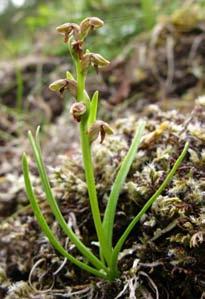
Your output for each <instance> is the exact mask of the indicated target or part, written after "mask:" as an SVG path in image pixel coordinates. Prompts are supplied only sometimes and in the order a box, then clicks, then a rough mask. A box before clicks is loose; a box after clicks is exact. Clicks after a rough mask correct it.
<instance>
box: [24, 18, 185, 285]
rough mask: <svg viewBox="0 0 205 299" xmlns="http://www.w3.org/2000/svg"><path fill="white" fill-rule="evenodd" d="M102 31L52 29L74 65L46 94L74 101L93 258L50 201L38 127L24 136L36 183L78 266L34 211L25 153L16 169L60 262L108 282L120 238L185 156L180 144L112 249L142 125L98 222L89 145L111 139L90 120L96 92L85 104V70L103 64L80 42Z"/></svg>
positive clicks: (88, 23) (96, 22)
mask: <svg viewBox="0 0 205 299" xmlns="http://www.w3.org/2000/svg"><path fill="white" fill-rule="evenodd" d="M102 26H103V21H102V20H100V19H99V18H96V17H90V18H86V19H85V20H83V21H82V22H81V23H80V25H77V24H74V23H65V24H63V25H61V26H59V27H57V31H58V32H59V33H60V34H61V35H63V36H64V41H65V42H66V43H68V48H69V51H70V54H71V57H72V59H73V62H74V65H75V70H76V74H75V76H74V75H72V74H71V73H70V72H67V73H66V78H65V79H60V80H57V81H55V82H53V83H52V84H50V89H51V90H52V91H55V92H60V93H61V94H63V93H64V92H65V91H69V92H70V93H71V95H72V96H73V97H74V98H75V103H74V104H73V105H72V106H71V109H70V113H71V115H72V116H73V118H74V120H75V121H77V122H78V124H79V131H80V144H81V150H82V161H83V166H84V171H85V178H86V184H87V190H88V196H89V202H90V207H91V213H92V218H93V222H94V226H95V230H96V235H97V239H98V243H99V253H100V254H99V257H98V256H95V255H94V254H93V253H92V252H91V250H90V249H89V248H88V247H87V246H85V245H84V244H83V242H82V241H81V240H80V239H79V238H78V236H77V235H75V233H74V232H73V230H72V229H71V228H70V227H69V226H68V225H67V223H66V221H65V219H64V217H63V215H62V214H61V211H60V209H59V207H58V204H57V201H56V199H55V196H54V194H53V192H52V189H51V186H50V183H49V179H48V176H47V174H46V170H45V165H44V162H43V159H42V153H41V148H40V142H39V128H38V129H37V132H36V136H35V138H34V137H33V136H32V134H31V133H30V132H29V140H30V143H31V146H32V149H33V153H34V158H35V161H36V165H37V168H38V172H39V176H40V179H41V183H42V186H43V189H44V192H45V195H46V198H47V201H48V204H49V205H50V207H51V211H52V213H53V214H54V216H55V218H56V221H57V222H58V224H59V226H60V227H61V229H62V230H63V231H64V233H65V234H66V235H67V236H68V237H69V238H70V240H71V241H72V242H73V243H74V244H75V246H76V248H77V249H78V250H79V252H80V253H81V254H82V256H83V258H84V259H83V261H79V260H78V259H77V258H75V257H74V256H72V255H71V254H69V253H67V251H66V250H65V249H64V248H63V246H62V245H61V244H60V242H59V240H58V239H57V237H56V236H55V235H54V233H53V232H52V231H51V229H50V228H49V226H48V224H47V222H46V219H45V217H44V216H43V214H42V212H41V210H40V207H39V203H38V199H37V197H36V195H35V192H34V190H33V187H32V184H31V179H30V173H29V165H28V158H27V156H26V154H24V155H23V159H22V166H23V174H24V181H25V187H26V192H27V195H28V198H29V200H30V203H31V206H32V208H33V211H34V214H35V217H36V219H37V221H38V223H39V225H40V227H41V229H42V231H43V232H44V234H45V235H46V236H47V238H48V240H49V242H50V243H51V244H52V245H53V247H54V248H55V249H56V250H57V251H58V252H59V253H60V254H61V255H63V256H64V257H66V258H67V259H68V260H69V261H71V262H72V263H74V264H75V265H76V266H78V267H80V268H81V269H83V270H85V271H87V272H89V273H91V274H92V275H95V276H98V277H100V278H102V279H107V280H110V281H112V280H114V279H116V278H117V277H119V275H120V271H119V269H118V255H119V253H120V251H121V249H122V246H123V245H124V243H125V241H126V239H127V238H128V236H129V234H130V232H131V231H132V229H133V228H134V226H135V225H136V223H137V222H138V221H139V220H140V219H141V217H142V216H143V215H144V213H145V212H146V211H147V209H148V208H149V207H150V206H151V205H152V203H153V202H154V201H155V200H156V199H157V198H158V196H159V195H160V194H161V193H162V192H163V191H164V189H165V188H166V187H167V185H168V184H169V182H170V181H171V179H172V178H173V176H174V174H175V173H176V171H177V169H178V168H179V166H180V164H181V163H182V161H183V159H184V157H185V155H186V152H187V149H188V143H187V144H185V147H184V149H183V151H182V153H181V155H180V156H179V158H178V159H177V161H176V162H175V164H174V166H173V167H172V169H171V170H170V172H169V173H168V174H167V177H166V178H165V180H164V182H163V183H162V184H161V186H160V187H159V188H158V190H157V191H156V192H155V193H154V195H153V196H152V197H151V198H150V199H149V200H148V201H147V203H146V204H145V205H144V207H143V208H142V209H141V211H140V212H139V213H138V215H137V216H136V217H134V219H133V220H132V221H131V223H130V224H129V225H128V227H127V229H126V230H125V232H124V233H123V234H122V236H121V237H120V239H119V240H118V242H117V243H116V245H115V246H113V240H112V237H113V229H114V220H115V214H116V209H117V203H118V199H119V195H120V192H121V190H122V187H123V184H124V182H125V180H126V177H127V175H128V173H129V170H130V167H131V165H132V162H133V160H134V159H135V157H136V152H137V149H138V147H139V146H140V143H141V140H142V136H143V132H144V128H145V122H144V121H140V122H139V124H138V128H137V130H136V133H135V136H134V138H133V142H132V144H131V146H130V149H129V151H128V153H127V154H126V156H125V157H124V159H123V161H122V163H121V165H120V168H119V171H118V174H117V176H116V179H115V181H114V183H113V186H112V188H111V192H110V196H109V199H108V203H107V206H106V209H105V212H104V217H103V218H102V217H101V213H100V209H99V202H98V196H97V191H96V183H95V175H94V168H93V162H92V154H91V147H92V143H93V142H94V141H95V140H96V139H97V138H98V136H100V142H101V143H102V142H103V141H104V138H105V137H106V135H107V134H112V133H113V130H112V129H111V127H110V126H109V124H107V123H106V122H104V121H102V120H96V117H97V107H98V97H99V94H98V91H96V92H95V93H94V95H93V96H92V98H91V99H90V97H89V95H88V93H87V91H86V88H85V87H86V86H85V85H86V75H87V72H88V69H89V67H90V66H93V67H94V68H95V69H96V70H98V69H99V68H101V67H105V66H106V65H108V63H109V61H108V60H106V59H105V58H104V57H102V56H101V55H100V54H97V53H91V52H90V51H88V50H85V49H84V47H85V39H86V37H87V35H88V34H89V33H90V32H92V30H96V29H98V28H100V27H102ZM75 77H76V78H75Z"/></svg>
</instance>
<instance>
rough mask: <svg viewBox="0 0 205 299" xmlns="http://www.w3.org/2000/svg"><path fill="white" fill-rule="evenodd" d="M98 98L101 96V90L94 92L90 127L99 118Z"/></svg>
mask: <svg viewBox="0 0 205 299" xmlns="http://www.w3.org/2000/svg"><path fill="white" fill-rule="evenodd" d="M98 98H99V92H98V91H96V92H95V93H94V94H93V97H92V100H91V102H90V114H89V119H88V127H89V126H91V125H92V124H93V123H94V122H95V121H96V118H97V110H98Z"/></svg>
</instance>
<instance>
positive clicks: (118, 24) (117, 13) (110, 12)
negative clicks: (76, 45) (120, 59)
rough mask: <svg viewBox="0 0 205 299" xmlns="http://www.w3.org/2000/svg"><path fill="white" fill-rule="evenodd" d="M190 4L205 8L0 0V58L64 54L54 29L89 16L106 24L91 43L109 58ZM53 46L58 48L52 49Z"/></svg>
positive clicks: (129, 1) (132, 1)
mask: <svg viewBox="0 0 205 299" xmlns="http://www.w3.org/2000/svg"><path fill="white" fill-rule="evenodd" d="M189 2H192V3H193V2H196V3H197V4H201V5H205V0H198V1H183V0H173V1H169V0H158V1H154V0H112V1H111V0H1V1H0V28H1V29H0V42H1V45H2V47H1V53H0V59H1V60H2V59H5V58H8V57H10V56H14V57H18V56H19V55H21V56H23V55H25V54H28V53H29V54H31V53H33V51H36V50H38V51H39V52H41V53H42V52H43V53H45V54H48V55H64V54H65V51H66V50H65V47H64V45H63V44H61V43H58V42H57V40H58V41H59V37H58V36H57V34H56V33H55V27H56V26H57V25H59V24H62V23H64V22H68V21H69V22H78V21H79V20H81V19H82V18H83V17H86V16H90V15H95V16H99V17H102V18H103V20H104V21H105V24H106V25H105V27H104V28H103V29H102V30H100V32H98V34H97V35H94V36H93V37H92V43H93V44H94V46H95V49H96V50H97V51H98V50H99V48H100V52H101V53H102V55H105V56H106V57H108V58H109V59H110V58H113V57H115V56H116V55H117V54H118V53H119V52H120V51H121V50H122V49H123V47H124V46H125V44H126V43H127V41H128V40H129V39H130V38H132V37H133V36H135V35H136V34H138V33H140V32H142V31H145V30H149V29H151V28H152V26H153V25H154V24H155V21H156V19H157V17H158V16H159V15H162V14H170V13H171V12H172V11H174V10H175V9H176V8H177V7H180V6H181V5H182V4H186V3H188V4H189ZM51 36H52V38H51ZM53 44H57V46H55V47H52V45H53ZM110 44H112V47H110Z"/></svg>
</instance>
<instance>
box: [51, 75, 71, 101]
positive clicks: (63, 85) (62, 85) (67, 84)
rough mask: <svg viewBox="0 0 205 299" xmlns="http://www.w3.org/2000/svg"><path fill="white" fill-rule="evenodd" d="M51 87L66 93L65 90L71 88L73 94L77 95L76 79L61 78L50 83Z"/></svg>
mask: <svg viewBox="0 0 205 299" xmlns="http://www.w3.org/2000/svg"><path fill="white" fill-rule="evenodd" d="M49 89H50V90H52V91H56V92H60V93H61V94H63V93H64V91H65V90H69V91H70V93H71V95H72V96H74V97H76V95H77V82H76V81H75V80H68V79H59V80H56V81H54V82H53V83H51V84H50V85H49Z"/></svg>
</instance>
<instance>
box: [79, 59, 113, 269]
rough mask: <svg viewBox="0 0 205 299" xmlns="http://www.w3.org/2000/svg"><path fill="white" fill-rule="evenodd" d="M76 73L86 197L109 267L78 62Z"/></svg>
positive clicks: (83, 81) (83, 79) (83, 84)
mask: <svg viewBox="0 0 205 299" xmlns="http://www.w3.org/2000/svg"><path fill="white" fill-rule="evenodd" d="M76 73H77V84H78V90H77V101H81V102H84V103H85V104H86V107H87V109H88V111H87V113H86V115H85V116H84V117H82V119H81V122H80V142H81V149H82V156H83V164H84V169H85V178H86V183H87V188H88V195H89V199H90V206H91V211H92V216H93V221H94V225H95V229H96V233H97V237H98V240H99V243H100V248H101V249H102V252H103V256H104V257H105V259H106V262H107V263H108V265H109V264H110V262H111V258H110V251H109V250H108V247H107V246H106V239H105V236H104V232H103V227H102V221H101V216H100V209H99V205H98V199H97V192H96V186H95V177H94V171H93V163H92V157H91V146H90V140H89V136H88V133H87V131H88V127H87V121H88V115H89V104H90V103H88V101H87V100H86V98H85V96H84V89H85V75H84V73H83V71H82V70H81V65H80V61H79V60H77V61H76Z"/></svg>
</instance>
